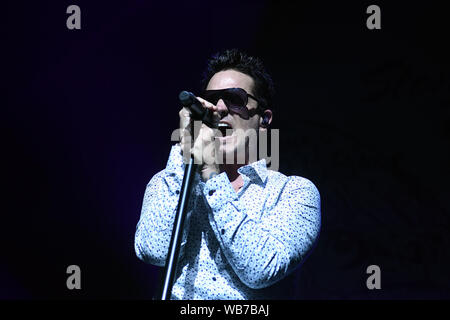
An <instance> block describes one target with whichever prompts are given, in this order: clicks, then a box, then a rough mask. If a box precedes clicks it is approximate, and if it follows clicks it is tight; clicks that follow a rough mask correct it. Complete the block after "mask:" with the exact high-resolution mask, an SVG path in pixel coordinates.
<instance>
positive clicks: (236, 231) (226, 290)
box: [135, 145, 320, 300]
mask: <svg viewBox="0 0 450 320" xmlns="http://www.w3.org/2000/svg"><path fill="white" fill-rule="evenodd" d="M238 173H239V174H240V175H242V177H243V180H244V185H243V187H242V188H241V189H240V190H239V191H238V192H236V191H235V190H234V189H233V187H232V185H231V183H230V181H229V179H228V177H227V175H226V173H221V174H218V175H217V176H215V177H213V178H211V179H209V180H208V181H207V182H206V183H205V182H203V181H202V180H201V179H200V176H199V174H198V173H197V175H196V177H195V181H194V185H193V191H192V195H191V197H190V201H189V204H188V210H187V216H186V220H185V229H184V233H183V240H182V244H181V248H180V259H179V263H178V269H177V274H176V280H175V283H174V285H173V288H172V296H171V299H188V300H196V299H214V300H219V299H230V300H231V299H233V300H234V299H264V298H266V297H268V296H267V292H268V291H269V290H270V288H267V287H269V286H270V285H272V284H274V283H275V282H277V281H279V280H281V279H282V278H284V277H285V276H286V275H287V274H288V273H290V272H291V271H292V270H294V269H295V268H296V267H297V266H299V264H300V263H301V262H302V261H303V260H304V258H305V257H306V255H307V254H308V252H309V251H310V250H311V248H312V247H313V245H314V244H315V242H316V240H317V238H318V235H319V231H320V195H319V192H318V190H317V188H316V187H315V186H314V184H313V183H312V182H311V181H309V180H307V179H305V178H302V177H298V176H290V177H287V176H285V175H283V174H281V173H279V172H275V171H272V170H269V169H268V168H267V166H266V162H265V160H264V159H263V160H260V161H257V162H254V163H252V164H250V165H246V166H243V167H241V168H239V170H238ZM183 174H184V163H183V157H182V154H181V148H180V147H179V146H178V145H175V146H173V147H172V149H171V152H170V156H169V160H168V162H167V166H166V168H165V169H164V170H162V171H160V172H159V173H157V174H156V175H155V176H154V177H153V178H152V179H151V180H150V182H149V183H148V185H147V188H146V191H145V195H144V201H143V206H142V212H141V217H140V220H139V222H138V224H137V228H136V234H135V250H136V254H137V256H138V257H139V259H141V260H143V261H144V262H147V263H151V264H154V265H157V266H164V264H165V260H166V256H167V252H168V247H169V242H170V238H171V233H172V226H173V222H174V219H175V212H176V208H177V204H178V198H179V195H180V188H181V183H182V181H183ZM262 288H267V289H262Z"/></svg>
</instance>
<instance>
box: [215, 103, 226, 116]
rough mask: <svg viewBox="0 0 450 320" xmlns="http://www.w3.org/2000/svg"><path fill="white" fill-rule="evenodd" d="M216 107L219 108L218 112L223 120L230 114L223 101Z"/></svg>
mask: <svg viewBox="0 0 450 320" xmlns="http://www.w3.org/2000/svg"><path fill="white" fill-rule="evenodd" d="M216 107H217V112H218V113H219V115H220V117H221V118H223V117H225V116H226V115H227V114H228V108H227V106H226V105H225V102H224V101H223V100H222V99H220V100H219V101H217V104H216Z"/></svg>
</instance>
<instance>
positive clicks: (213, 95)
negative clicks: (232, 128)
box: [203, 88, 263, 120]
mask: <svg viewBox="0 0 450 320" xmlns="http://www.w3.org/2000/svg"><path fill="white" fill-rule="evenodd" d="M248 97H250V98H252V99H253V100H255V101H256V102H258V107H257V108H256V109H252V110H249V109H248V108H247V103H248ZM203 99H205V100H207V101H209V102H211V103H213V104H214V105H216V104H217V102H219V100H223V102H224V103H225V105H226V106H227V108H228V110H229V111H230V112H231V113H236V114H238V115H240V116H241V117H242V118H244V119H246V120H247V119H249V118H250V117H253V116H254V115H255V114H261V115H262V114H263V110H262V109H261V107H260V106H259V104H260V102H259V101H258V99H256V98H255V97H254V96H252V95H251V94H249V93H247V91H245V90H244V89H242V88H227V89H221V90H206V91H205V92H204V93H203Z"/></svg>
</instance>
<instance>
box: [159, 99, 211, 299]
mask: <svg viewBox="0 0 450 320" xmlns="http://www.w3.org/2000/svg"><path fill="white" fill-rule="evenodd" d="M179 99H180V102H181V103H182V104H183V106H185V107H188V108H189V109H190V110H191V116H192V118H193V119H194V120H202V121H203V122H204V123H205V124H207V125H208V126H213V124H212V121H211V118H212V116H211V112H210V110H207V109H204V108H203V107H202V106H201V104H200V102H199V101H198V100H197V99H196V98H195V96H194V95H193V94H191V93H190V92H186V91H182V92H181V93H180V95H179ZM193 133H194V132H193V128H192V126H191V137H193ZM192 141H194V139H192ZM197 168H198V165H197V164H195V163H194V157H193V156H192V155H191V157H190V159H189V162H188V163H187V164H185V168H184V176H183V182H182V184H181V191H180V198H179V199H178V207H177V211H176V214H175V221H174V223H173V229H172V237H171V239H170V244H169V251H168V253H167V259H166V265H165V270H164V281H163V286H162V290H161V292H162V293H161V300H170V296H171V294H172V286H173V282H174V279H175V274H176V271H177V265H178V258H179V255H180V247H181V240H182V238H183V230H184V220H185V217H186V210H187V206H188V204H189V197H190V195H191V191H192V181H193V180H194V178H195V172H196V171H197Z"/></svg>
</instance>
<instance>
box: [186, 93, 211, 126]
mask: <svg viewBox="0 0 450 320" xmlns="http://www.w3.org/2000/svg"><path fill="white" fill-rule="evenodd" d="M178 99H179V100H180V102H181V104H182V105H183V106H184V107H186V108H188V109H189V111H191V116H192V119H194V120H200V121H202V122H203V123H204V124H206V125H207V126H208V127H210V128H216V127H217V124H216V123H215V122H214V120H213V112H212V111H211V110H209V109H207V108H205V107H203V105H202V103H201V102H200V101H198V99H197V97H196V96H195V95H194V94H193V93H192V92H189V91H181V92H180V94H179V95H178Z"/></svg>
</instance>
